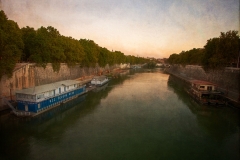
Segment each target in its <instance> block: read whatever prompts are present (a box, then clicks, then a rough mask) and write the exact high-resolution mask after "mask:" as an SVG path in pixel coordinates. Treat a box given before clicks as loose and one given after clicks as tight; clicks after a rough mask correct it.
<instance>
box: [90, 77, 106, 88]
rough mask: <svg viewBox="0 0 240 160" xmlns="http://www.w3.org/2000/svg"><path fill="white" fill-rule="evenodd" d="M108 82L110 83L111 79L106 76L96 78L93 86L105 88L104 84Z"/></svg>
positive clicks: (92, 81) (93, 80) (92, 82)
mask: <svg viewBox="0 0 240 160" xmlns="http://www.w3.org/2000/svg"><path fill="white" fill-rule="evenodd" d="M108 82H109V79H108V77H106V76H95V77H93V79H92V80H91V84H92V85H96V86H103V85H104V84H106V83H108Z"/></svg>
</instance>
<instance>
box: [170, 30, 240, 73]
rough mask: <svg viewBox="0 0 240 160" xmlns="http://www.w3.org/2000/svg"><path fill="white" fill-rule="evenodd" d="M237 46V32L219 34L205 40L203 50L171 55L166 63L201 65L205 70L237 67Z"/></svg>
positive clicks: (198, 49) (239, 58)
mask: <svg viewBox="0 0 240 160" xmlns="http://www.w3.org/2000/svg"><path fill="white" fill-rule="evenodd" d="M239 44H240V39H239V35H238V31H234V30H230V31H228V32H221V33H220V36H219V37H215V38H211V39H209V40H207V43H206V44H205V46H204V47H203V48H197V49H196V48H193V49H191V50H189V51H182V52H181V53H179V54H176V53H174V54H171V55H170V56H169V58H168V62H169V63H170V64H181V65H187V64H190V65H202V66H203V67H204V68H205V69H222V68H224V67H237V65H240V64H239V63H240V62H239V61H240V52H239ZM238 67H240V66H238Z"/></svg>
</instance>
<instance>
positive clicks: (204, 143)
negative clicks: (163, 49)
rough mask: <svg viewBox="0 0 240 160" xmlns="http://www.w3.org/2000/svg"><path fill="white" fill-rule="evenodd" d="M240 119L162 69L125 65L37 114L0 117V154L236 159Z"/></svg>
mask: <svg viewBox="0 0 240 160" xmlns="http://www.w3.org/2000/svg"><path fill="white" fill-rule="evenodd" d="M239 117H240V114H239V110H238V109H234V108H227V107H214V106H201V105H199V104H197V103H196V102H195V101H193V100H192V99H191V97H189V96H188V95H187V93H186V92H185V91H184V88H183V87H182V85H181V83H178V81H177V80H174V77H171V76H169V75H168V74H165V73H163V72H162V71H161V69H157V70H136V71H130V72H128V73H125V74H122V75H117V76H115V77H114V78H113V79H112V80H111V81H110V82H109V84H108V85H106V86H103V87H102V88H99V89H98V90H95V91H94V92H93V91H92V92H90V93H88V94H86V95H84V96H80V97H79V98H77V99H75V100H73V101H71V102H69V103H66V104H63V105H61V106H60V107H58V108H56V109H54V110H51V111H49V112H47V113H45V114H43V115H39V116H37V117H35V118H28V119H20V118H16V117H14V116H13V115H11V114H2V115H0V138H1V139H0V142H1V143H0V159H1V160H2V159H18V160H19V159H29V160H30V159H31V160H35V159H37V160H38V159H39V160H42V159H46V160H47V159H52V160H53V159H58V160H61V159H69V160H70V159H84V160H89V159H97V160H99V159H104V160H105V159H120V160H122V159H124V160H128V159H130V160H134V159H137V160H139V159H144V160H145V159H168V160H171V159H177V160H179V159H184V160H185V159H194V160H198V159H201V160H202V159H204V160H208V159H209V160H213V159H217V160H235V159H236V160H238V159H239V158H240V156H239V153H240V148H239V145H240V144H239V142H240V141H239V139H240V130H239V128H240V127H239V126H240V123H239Z"/></svg>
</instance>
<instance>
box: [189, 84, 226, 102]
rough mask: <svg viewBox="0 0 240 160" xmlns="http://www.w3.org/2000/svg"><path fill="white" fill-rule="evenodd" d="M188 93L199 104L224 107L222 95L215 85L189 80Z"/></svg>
mask: <svg viewBox="0 0 240 160" xmlns="http://www.w3.org/2000/svg"><path fill="white" fill-rule="evenodd" d="M190 83H191V87H190V89H189V90H188V93H189V94H190V95H191V96H192V97H193V98H194V99H195V100H197V101H198V102H199V103H201V104H207V105H224V104H225V101H224V100H223V96H222V93H221V92H220V91H218V90H217V85H216V84H213V83H210V82H206V81H199V80H191V81H190Z"/></svg>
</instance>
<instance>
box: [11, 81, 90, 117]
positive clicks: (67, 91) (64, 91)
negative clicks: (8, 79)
mask: <svg viewBox="0 0 240 160" xmlns="http://www.w3.org/2000/svg"><path fill="white" fill-rule="evenodd" d="M84 93H86V85H85V84H82V83H81V82H80V81H76V80H65V81H59V82H55V83H51V84H45V85H41V86H35V87H32V88H27V89H22V90H18V91H16V101H17V107H16V110H15V111H14V112H13V113H14V114H16V115H17V116H36V115H38V114H40V113H43V112H45V111H47V110H49V109H51V108H54V107H56V106H58V105H60V104H61V103H64V102H66V101H69V100H71V99H74V98H76V97H77V96H79V95H82V94H84Z"/></svg>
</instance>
